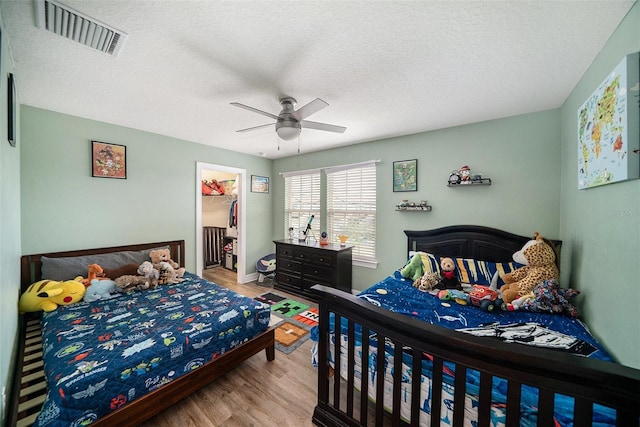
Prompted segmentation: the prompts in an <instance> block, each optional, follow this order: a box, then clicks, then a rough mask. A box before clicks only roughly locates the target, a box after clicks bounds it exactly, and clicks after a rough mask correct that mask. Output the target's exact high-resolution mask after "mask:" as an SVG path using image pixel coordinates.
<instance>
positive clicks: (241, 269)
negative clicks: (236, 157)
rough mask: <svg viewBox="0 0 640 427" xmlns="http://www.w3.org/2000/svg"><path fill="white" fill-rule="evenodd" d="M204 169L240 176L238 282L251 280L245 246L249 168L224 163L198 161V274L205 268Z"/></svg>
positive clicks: (196, 188) (196, 186)
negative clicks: (247, 271) (246, 269)
mask: <svg viewBox="0 0 640 427" xmlns="http://www.w3.org/2000/svg"><path fill="white" fill-rule="evenodd" d="M203 171H221V172H229V173H234V174H236V175H239V176H240V185H238V187H237V188H238V237H237V239H238V249H239V253H238V268H237V279H236V281H237V282H238V283H246V282H249V281H250V279H249V278H247V276H246V274H245V258H246V256H245V254H246V251H245V247H246V229H247V228H246V225H247V224H246V215H245V211H246V209H245V206H246V202H247V196H246V194H247V192H246V188H247V170H246V169H240V168H234V167H230V166H224V165H216V164H212V163H205V162H196V185H195V190H196V248H197V250H196V272H197V273H196V274H198V275H199V276H202V271H203V270H204V254H203V250H202V248H203V241H202V172H203Z"/></svg>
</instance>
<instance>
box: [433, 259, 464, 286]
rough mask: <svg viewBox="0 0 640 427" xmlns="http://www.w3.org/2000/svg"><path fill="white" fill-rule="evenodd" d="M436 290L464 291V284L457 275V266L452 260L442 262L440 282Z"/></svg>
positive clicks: (442, 260)
mask: <svg viewBox="0 0 640 427" xmlns="http://www.w3.org/2000/svg"><path fill="white" fill-rule="evenodd" d="M434 289H457V290H460V291H461V290H462V284H460V279H458V275H457V274H456V264H455V262H453V259H451V258H442V259H441V260H440V281H439V282H438V283H436V285H435V286H434Z"/></svg>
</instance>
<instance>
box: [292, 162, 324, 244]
mask: <svg viewBox="0 0 640 427" xmlns="http://www.w3.org/2000/svg"><path fill="white" fill-rule="evenodd" d="M284 214H285V215H284V217H285V223H284V227H285V234H286V235H287V237H288V233H289V231H288V230H289V228H290V227H293V233H294V236H295V237H297V236H298V234H299V233H300V231H304V230H305V228H306V227H307V222H308V221H309V218H310V217H311V215H314V220H313V222H312V224H311V231H312V232H313V233H314V234H316V235H317V233H318V230H319V227H320V171H315V172H312V173H308V174H301V175H298V174H290V175H287V176H285V179H284Z"/></svg>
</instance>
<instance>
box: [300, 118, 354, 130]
mask: <svg viewBox="0 0 640 427" xmlns="http://www.w3.org/2000/svg"><path fill="white" fill-rule="evenodd" d="M300 124H301V125H302V127H303V128H305V129H316V130H326V131H329V132H337V133H344V131H345V130H347V128H346V127H344V126H336V125H328V124H326V123H318V122H310V121H309V120H303V121H301V122H300Z"/></svg>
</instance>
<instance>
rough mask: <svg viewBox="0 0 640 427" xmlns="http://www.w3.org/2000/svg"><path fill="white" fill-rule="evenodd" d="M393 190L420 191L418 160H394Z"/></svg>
mask: <svg viewBox="0 0 640 427" xmlns="http://www.w3.org/2000/svg"><path fill="white" fill-rule="evenodd" d="M393 191H394V192H397V191H418V160H417V159H413V160H400V161H397V162H393Z"/></svg>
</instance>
